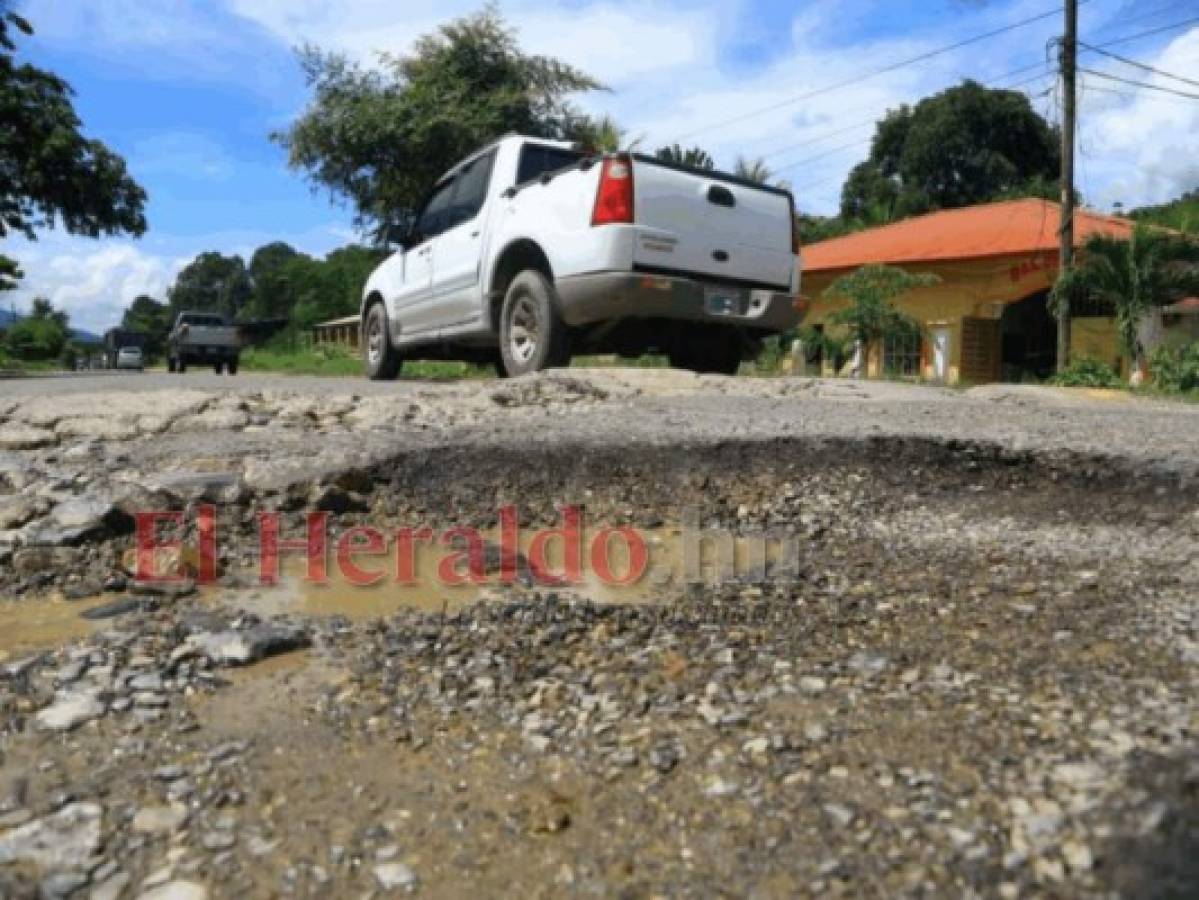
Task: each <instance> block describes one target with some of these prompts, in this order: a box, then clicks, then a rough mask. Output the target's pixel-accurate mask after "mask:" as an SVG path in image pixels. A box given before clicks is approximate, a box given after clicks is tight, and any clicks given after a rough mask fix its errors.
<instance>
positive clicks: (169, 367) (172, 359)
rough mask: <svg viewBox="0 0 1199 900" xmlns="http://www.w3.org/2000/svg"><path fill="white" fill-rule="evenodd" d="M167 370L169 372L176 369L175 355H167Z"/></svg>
mask: <svg viewBox="0 0 1199 900" xmlns="http://www.w3.org/2000/svg"><path fill="white" fill-rule="evenodd" d="M167 371H168V372H174V371H175V357H173V356H168V357H167Z"/></svg>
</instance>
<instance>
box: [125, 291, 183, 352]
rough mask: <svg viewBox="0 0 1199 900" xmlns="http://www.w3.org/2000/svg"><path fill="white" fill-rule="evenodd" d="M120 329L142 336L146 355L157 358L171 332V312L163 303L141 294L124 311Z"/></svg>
mask: <svg viewBox="0 0 1199 900" xmlns="http://www.w3.org/2000/svg"><path fill="white" fill-rule="evenodd" d="M121 327H122V328H124V329H127V330H129V331H137V332H141V333H142V334H144V335H145V336H146V342H145V346H144V347H143V349H144V350H145V352H146V355H147V356H152V357H158V356H161V355H162V352H163V349H164V348H165V347H166V339H167V334H168V332H170V330H171V311H170V309H169V308H168V307H167V305H166V304H165V303H163V302H161V301H159V300H155V299H154V298H153V297H150V296H147V295H146V294H141V295H139V296H137V297H135V298H134V300H133V302H132V303H130V304H129V306H128V307H127V308H126V309H125V314H124V315H123V316H122V317H121Z"/></svg>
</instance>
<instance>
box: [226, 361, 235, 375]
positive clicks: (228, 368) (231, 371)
mask: <svg viewBox="0 0 1199 900" xmlns="http://www.w3.org/2000/svg"><path fill="white" fill-rule="evenodd" d="M237 363H238V360H236V359H231V360H229V361H228V362H227V363H225V371H226V372H228V373H229V374H230V375H236V374H237Z"/></svg>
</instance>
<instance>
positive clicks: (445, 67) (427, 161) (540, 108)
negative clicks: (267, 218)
mask: <svg viewBox="0 0 1199 900" xmlns="http://www.w3.org/2000/svg"><path fill="white" fill-rule="evenodd" d="M300 61H301V64H302V66H303V68H304V73H305V75H306V77H307V79H308V84H309V86H310V87H311V88H312V90H313V92H314V97H313V100H312V103H311V104H310V105H309V107H308V109H307V110H305V112H304V114H303V115H301V116H300V118H299V119H298V120H297V121H296V122H295V123H293V124H292V125H291V127H290V128H288V129H286V130H285V131H282V132H279V133H276V134H275V135H273V137H274V139H275V140H276V141H278V142H279V143H280V144H282V145H283V146H284V147H285V148H286V149H287V152H288V160H289V163H290V165H291V166H292V168H294V169H298V170H300V171H302V172H305V173H306V174H307V175H308V177H309V179H310V180H311V181H312V182H313V183H314V184H315V185H317V186H320V187H323V188H326V189H328V190H329V191H330V192H331V193H332V194H333V195H335V196H338V197H346V198H348V199H349V200H350V201H351V202H352V203H353V204H354V207H355V210H356V212H357V217H358V223H359V224H360V225H362V226H364V227H369V228H371V229H373V230H374V232H375V234H376V236H377V237H380V238H386V237H388V236H394V235H395V234H397V233H398V232H401V231H403V230H404V229H406V228H407V226H408V223H409V222H410V220H411V217H412V214H413V212H414V211H415V208H416V207H417V206H418V204H419V203H420V201H421V200H422V198H423V197H424V195H425V194H426V193H427V192H428V190H429V189H430V188H431V187H432V185H433V184H434V182H435V181H436V180H437V178H438V177H440V176H441V175H442V174H443V173H444V172H445V171H446V169H448V168H449V167H450V166H451V165H452V164H453V163H455V162H456V161H457V160H459V159H461V158H462V157H464V156H466V155H467V154H469V153H471V152H472V151H474V150H476V149H478V148H479V147H480V146H481V145H483V144H486V143H487V142H489V141H491V140H494V139H495V138H497V137H499V136H501V135H503V134H505V133H507V132H509V131H518V132H521V133H523V134H531V135H535V136H539V137H545V138H569V137H570V136H571V135H572V133H573V132H574V130H575V128H576V126H577V125H578V123H579V122H580V120H581V119H582V116H581V114H580V113H579V112H578V111H577V110H575V108H574V107H573V106H572V105H571V104H570V103H569V102H568V100H567V99H566V98H567V97H568V96H569V95H570V94H573V93H575V92H578V91H587V90H594V89H598V88H599V87H600V85H599V83H598V82H596V81H595V80H594V79H592V78H591V77H589V76H588V75H585V74H584V73H582V72H580V71H578V70H577V69H574V68H572V67H571V66H568V65H566V64H565V63H562V62H559V61H558V60H556V59H552V58H549V57H545V56H530V55H527V54H525V53H523V52H521V50H520V47H519V45H518V44H517V41H516V37H515V34H514V32H513V31H512V30H511V29H509V28H508V27H507V26H506V25H505V23H504V21H503V20H502V19H501V18H500V15H499V13H498V12H497V11H496V10H495V8H494V7H491V6H488V7H485V8H484V9H483V11H481V12H479V13H476V14H474V15H472V16H468V17H466V18H462V19H457V20H455V21H453V22H451V23H449V24H448V25H443V26H442V27H441V28H440V29H438V31H437V32H436V33H434V34H430V35H426V36H424V37H422V38H421V39H420V40H418V41H417V42H416V46H415V48H414V50H413V52H412V54H411V55H409V56H393V55H389V54H384V55H382V56H381V57H380V60H379V61H380V68H379V69H377V70H376V69H364V68H362V67H360V66H358V65H355V64H354V63H351V62H349V61H348V60H347V59H346V58H345V57H344V56H341V55H338V54H336V53H325V52H322V51H321V50H319V49H317V48H315V47H307V48H305V49H304V50H302V51H301V52H300Z"/></svg>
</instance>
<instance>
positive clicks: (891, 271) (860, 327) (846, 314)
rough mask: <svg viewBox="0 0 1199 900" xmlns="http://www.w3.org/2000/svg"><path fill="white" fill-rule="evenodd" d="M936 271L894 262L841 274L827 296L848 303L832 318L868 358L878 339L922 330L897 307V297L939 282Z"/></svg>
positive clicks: (903, 335) (827, 291)
mask: <svg viewBox="0 0 1199 900" xmlns="http://www.w3.org/2000/svg"><path fill="white" fill-rule="evenodd" d="M938 281H940V279H939V278H937V276H936V275H913V274H910V273H909V272H905V271H904V270H903V269H899V268H896V267H894V266H862V267H861V268H860V269H857V270H856V271H854V272H851V273H850V274H848V275H842V276H841V277H840V278H838V279H837V280H836V281H834V282H833V283H832V284H830V285H829V286H828V287H827V288H826V289H825V290H824V294H823V296H824V297H827V298H829V299H833V300H844V301H847V302H848V304H849V305H848V306H846V307H844V308H843V309H839V310H837V311H836V312H834V313H833V314H832V315H831V316H830V317H829V320H830V321H831V322H833V323H834V324H836V325H842V326H845V327H846V328H847V329H848V330H849V333H850V335H851V337H852V338H853V339H854V340H856V341H857V342H858V343H859V344H860V345H861V347H862V353H863V355H864V356H865V357H866V358H869V356H870V352H871V350H872V349H873V347H874V346H875V344H877V343H878V342H879V341H883V340H886V339H887V338H891V337H905V336H908V335H911V334H913V333H916V332H919V330H920V326H919V324H918V323H917V322H916V321H915V320H914V319H913V318H912V317H911V316H909V315H907V314H906V313H904V312H903V311H901V310H899V309H897V308H896V307H895V302H894V301H895V300H896V299H898V298H899V297H902V296H903V295H904V294H906V293H908V292H909V291H911V290H914V289H915V288H919V287H926V286H928V285H932V284H936V283H937V282H938Z"/></svg>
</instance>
